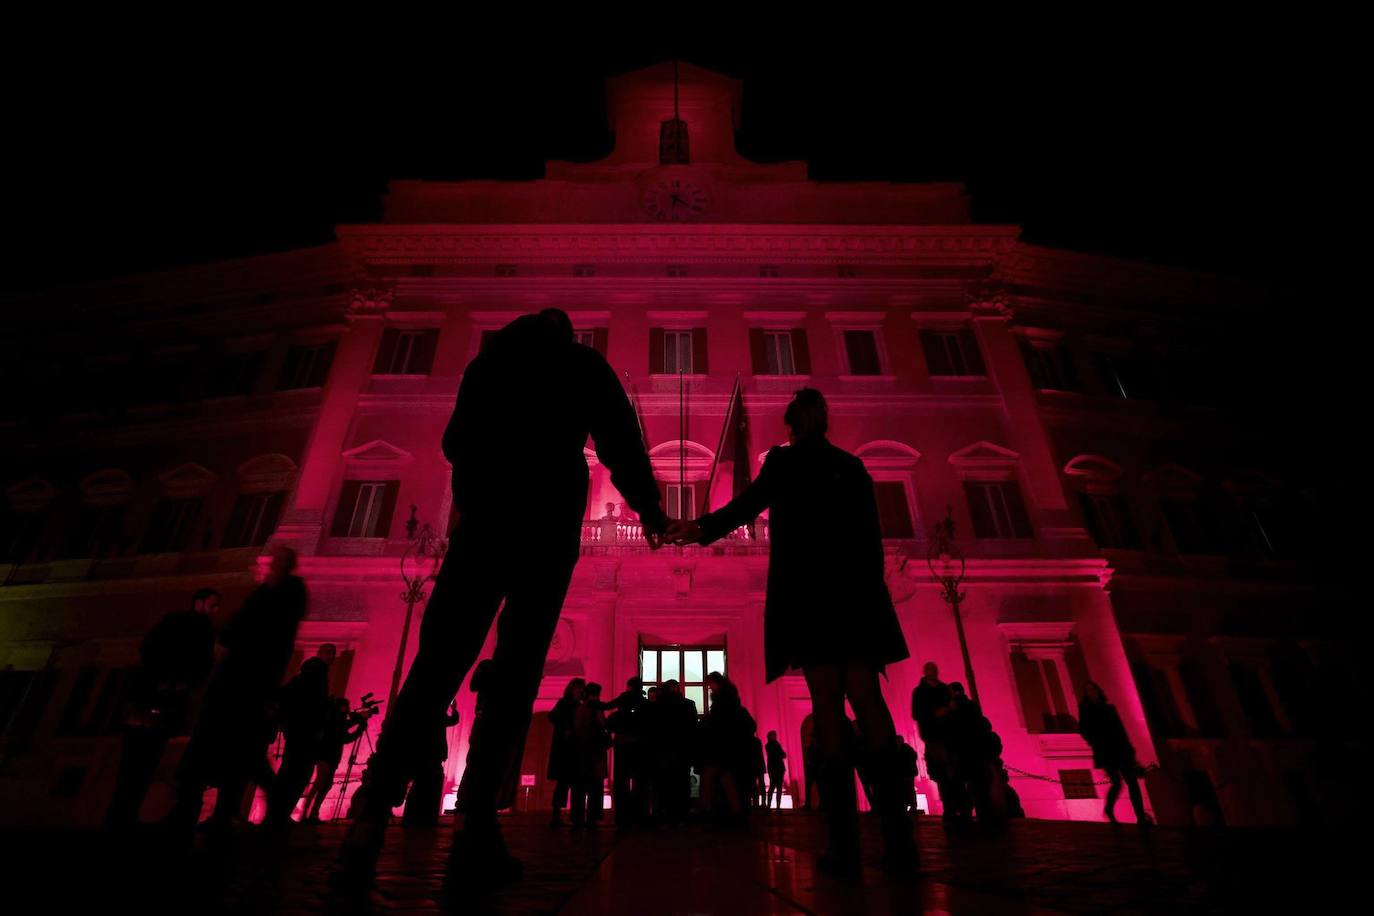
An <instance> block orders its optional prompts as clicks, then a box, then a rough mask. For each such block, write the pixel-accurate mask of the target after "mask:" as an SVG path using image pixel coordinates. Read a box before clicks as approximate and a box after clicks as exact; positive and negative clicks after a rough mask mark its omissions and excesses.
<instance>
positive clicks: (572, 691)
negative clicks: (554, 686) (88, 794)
mask: <svg viewBox="0 0 1374 916" xmlns="http://www.w3.org/2000/svg"><path fill="white" fill-rule="evenodd" d="M586 689H587V682H586V681H584V680H582V678H580V677H575V678H573V679H572V680H570V681H568V686H566V687H564V688H563V699H565V700H580V699H582V691H584V690H586Z"/></svg>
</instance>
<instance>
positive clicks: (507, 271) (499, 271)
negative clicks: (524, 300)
mask: <svg viewBox="0 0 1374 916" xmlns="http://www.w3.org/2000/svg"><path fill="white" fill-rule="evenodd" d="M496 276H498V277H513V276H515V265H514V264H497V265H496Z"/></svg>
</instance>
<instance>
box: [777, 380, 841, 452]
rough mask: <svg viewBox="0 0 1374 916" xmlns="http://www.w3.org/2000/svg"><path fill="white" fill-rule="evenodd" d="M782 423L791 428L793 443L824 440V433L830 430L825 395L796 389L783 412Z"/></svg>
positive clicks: (811, 389) (806, 389)
mask: <svg viewBox="0 0 1374 916" xmlns="http://www.w3.org/2000/svg"><path fill="white" fill-rule="evenodd" d="M782 422H784V423H786V424H787V425H788V426H789V427H790V428H791V430H792V442H793V443H797V442H809V441H812V440H815V439H823V438H825V431H826V430H827V429H829V428H830V420H829V410H828V409H827V408H826V406H825V395H823V394H821V393H820V391H818V390H816V389H815V388H801V389H798V390H797V392H796V393H795V394H793V395H792V402H791V403H790V404H788V405H787V410H786V411H784V412H783V415H782Z"/></svg>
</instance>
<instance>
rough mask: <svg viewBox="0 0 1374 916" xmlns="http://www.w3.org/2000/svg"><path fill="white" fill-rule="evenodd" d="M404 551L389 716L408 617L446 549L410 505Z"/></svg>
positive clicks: (445, 543)
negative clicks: (401, 616)
mask: <svg viewBox="0 0 1374 916" xmlns="http://www.w3.org/2000/svg"><path fill="white" fill-rule="evenodd" d="M406 538H407V539H408V540H409V541H410V543H409V544H407V545H406V550H405V553H403V554H401V581H402V582H404V583H405V590H404V591H403V592H401V600H402V601H404V602H405V603H406V619H405V623H404V625H403V626H402V628H401V646H400V648H399V649H397V650H396V668H395V670H393V671H392V672H391V694H390V696H389V697H388V698H387V702H386V714H387V717H388V718H389V717H390V716H391V710H392V709H393V708H394V707H395V705H396V694H398V693H400V691H401V669H402V668H403V667H404V666H405V662H406V644H407V643H408V642H409V641H410V621H411V618H412V616H413V615H414V613H415V605H417V604H419V603H420V602H421V601H423V600H425V586H426V585H427V584H429V583H430V582H433V581H434V579H435V577H437V576H438V575H439V567H440V566H442V565H443V563H444V554H445V553H446V552H447V551H448V539H447V538H442V537H440V536H439V535H438V534H436V533H435V531H434V529H433V528H431V527H430V526H429V523H428V522H426V523H425V524H423V525H422V524H420V522H419V520H418V519H416V518H415V507H414V506H411V507H410V518H408V519H406Z"/></svg>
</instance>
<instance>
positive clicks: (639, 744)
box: [606, 677, 647, 828]
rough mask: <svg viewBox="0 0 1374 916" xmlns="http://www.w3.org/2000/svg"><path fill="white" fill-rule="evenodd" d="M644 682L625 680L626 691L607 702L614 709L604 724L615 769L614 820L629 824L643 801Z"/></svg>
mask: <svg viewBox="0 0 1374 916" xmlns="http://www.w3.org/2000/svg"><path fill="white" fill-rule="evenodd" d="M646 702H647V701H646V700H645V699H644V682H643V681H642V680H640V679H639V678H637V677H632V678H630V679H629V680H628V681H626V682H625V691H624V692H623V693H621V694H620V695H619V696H617V697H616V698H615V699H614V700H612V701H611V702H610V703H607V704H606V708H607V709H612V710H615V711H614V712H613V713H612V714H611V715H610V716H609V717H608V718H607V719H606V727H607V728H608V729H610V731H611V733H612V735H614V744H613V747H614V749H615V758H614V763H615V771H614V779H613V786H614V788H613V794H612V797H613V798H614V800H615V801H614V805H615V824H616V826H617V827H622V828H623V827H629V826H631V825H633V824H634V822H635V821H636V820H638V819H639V817H640V815H641V813H642V807H643V803H644V785H645V782H646V780H645V777H644V718H645V704H646Z"/></svg>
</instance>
